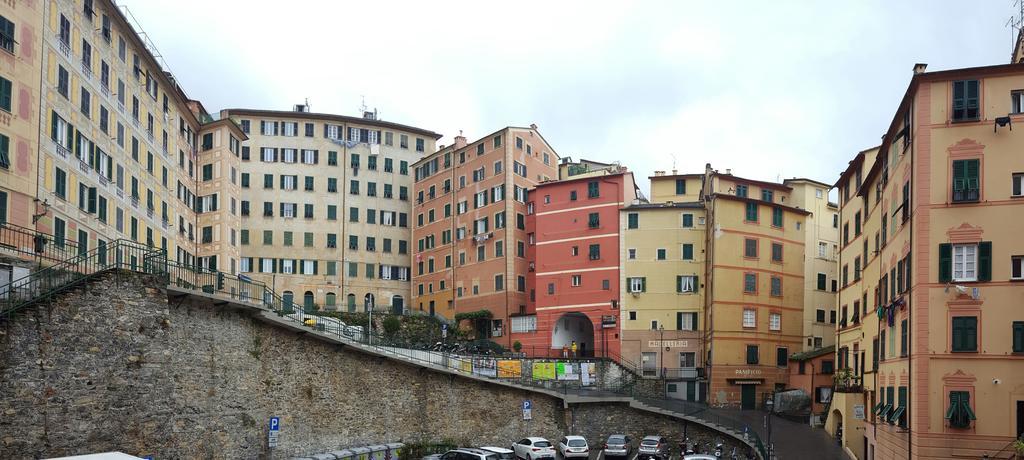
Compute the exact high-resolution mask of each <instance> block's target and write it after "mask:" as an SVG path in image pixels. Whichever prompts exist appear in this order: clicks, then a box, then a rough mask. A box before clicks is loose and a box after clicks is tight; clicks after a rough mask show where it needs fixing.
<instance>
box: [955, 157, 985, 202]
mask: <svg viewBox="0 0 1024 460" xmlns="http://www.w3.org/2000/svg"><path fill="white" fill-rule="evenodd" d="M980 166H981V160H977V159H974V160H955V161H953V202H954V203H964V202H973V201H978V200H979V199H980V191H981V187H980V185H979V179H978V178H979V174H980Z"/></svg>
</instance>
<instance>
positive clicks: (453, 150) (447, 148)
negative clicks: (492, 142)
mask: <svg viewBox="0 0 1024 460" xmlns="http://www.w3.org/2000/svg"><path fill="white" fill-rule="evenodd" d="M510 129H523V130H529V131H533V132H535V133H537V135H538V136H540V140H541V141H543V142H544V145H546V146H548V148H550V149H551V154H552V155H554V156H555V163H556V164H555V168H556V169H557V167H558V166H559V164H560V163H559V160H560V159H561V158H562V157H560V156H558V153H557V152H555V147H554V146H552V145H551V143H549V142H548V140H547V139H545V138H544V135H543V134H541V133H540V130H539V129H537V128H534V127H533V126H526V127H523V126H505V127H503V128H501V129H499V130H497V131H494V132H492V133H490V134H486V135H483V136H481V137H480V138H479V139H477V140H475V141H473V142H466V145H464V146H462V147H459V148H455V144H450V145H446V146H444V147H441V148H439V149H437V151H436V152H431V153H428V154H425V155H423V157H422V158H420V159H419V160H416V162H414V163H413V164H412V165H410V166H412V167H414V168H415V167H416V166H417V165H419V164H421V163H423V162H426V161H427V160H432V159H434V158H435V157H436V156H437V155H439V154H442V153H445V152H451V153H457V152H459V151H463V150H468V149H469V148H470V147H472V146H475V145H476V144H477V143H478V142H483V141H484V140H486V139H487V138H488V137H492V136H494V135H495V134H498V133H500V132H503V131H507V130H510Z"/></svg>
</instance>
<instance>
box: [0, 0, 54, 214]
mask: <svg viewBox="0 0 1024 460" xmlns="http://www.w3.org/2000/svg"><path fill="white" fill-rule="evenodd" d="M42 32H43V5H42V4H41V3H38V2H8V3H3V4H0V223H7V222H9V223H12V224H15V225H19V226H22V227H32V226H33V225H34V224H35V221H34V219H33V215H34V214H36V213H37V212H39V211H38V210H37V208H36V204H35V202H34V201H33V199H34V198H35V196H36V187H37V185H36V184H37V181H38V178H39V175H38V174H37V171H36V169H37V167H38V156H37V152H38V150H39V125H38V123H39V104H40V98H41V97H42V95H41V92H40V88H39V81H40V76H41V73H42V62H43V58H42V56H41V54H42V53H44V52H45V51H46V48H43V47H42V42H41V40H42Z"/></svg>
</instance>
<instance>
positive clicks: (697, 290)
mask: <svg viewBox="0 0 1024 460" xmlns="http://www.w3.org/2000/svg"><path fill="white" fill-rule="evenodd" d="M703 178H704V177H703V176H702V175H701V174H684V175H678V174H675V172H674V171H673V174H671V175H666V174H665V172H664V171H655V173H654V176H653V177H651V178H650V181H651V198H650V200H649V201H644V200H637V202H634V203H630V204H627V205H626V206H625V207H623V208H622V210H621V212H622V215H623V218H622V219H621V222H622V223H623V227H622V228H621V230H620V231H621V232H622V235H623V245H622V246H623V250H622V253H621V254H620V257H621V259H622V276H621V279H620V281H619V282H620V290H621V291H622V293H623V295H622V296H621V299H622V300H621V302H620V309H621V314H620V315H619V321H620V323H621V342H622V343H621V347H622V348H621V353H622V359H623V360H624V361H627V362H632V363H636V365H637V366H638V367H639V368H640V370H641V374H642V375H643V376H645V377H664V378H665V379H666V382H667V383H666V391H667V393H668V395H669V396H670V397H675V398H679V399H686V400H689V401H698V400H700V401H703V400H705V399H706V395H707V391H706V388H704V387H703V385H702V383H703V382H702V381H701V380H700V379H699V377H700V376H702V375H703V374H702V372H700V371H703V361H704V360H703V353H702V352H703V347H702V342H701V338H702V337H701V336H702V333H701V332H700V331H701V330H702V329H703V328H704V326H705V324H704V293H705V289H704V280H705V274H706V271H705V270H706V259H705V258H704V253H705V251H704V241H705V231H706V227H707V226H706V216H705V214H704V203H703V201H702V200H701V187H702V183H703Z"/></svg>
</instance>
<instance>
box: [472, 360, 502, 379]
mask: <svg viewBox="0 0 1024 460" xmlns="http://www.w3.org/2000/svg"><path fill="white" fill-rule="evenodd" d="M473 373H474V374H476V375H482V376H484V377H496V376H497V375H498V369H497V368H496V362H495V360H493V359H491V358H473Z"/></svg>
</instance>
